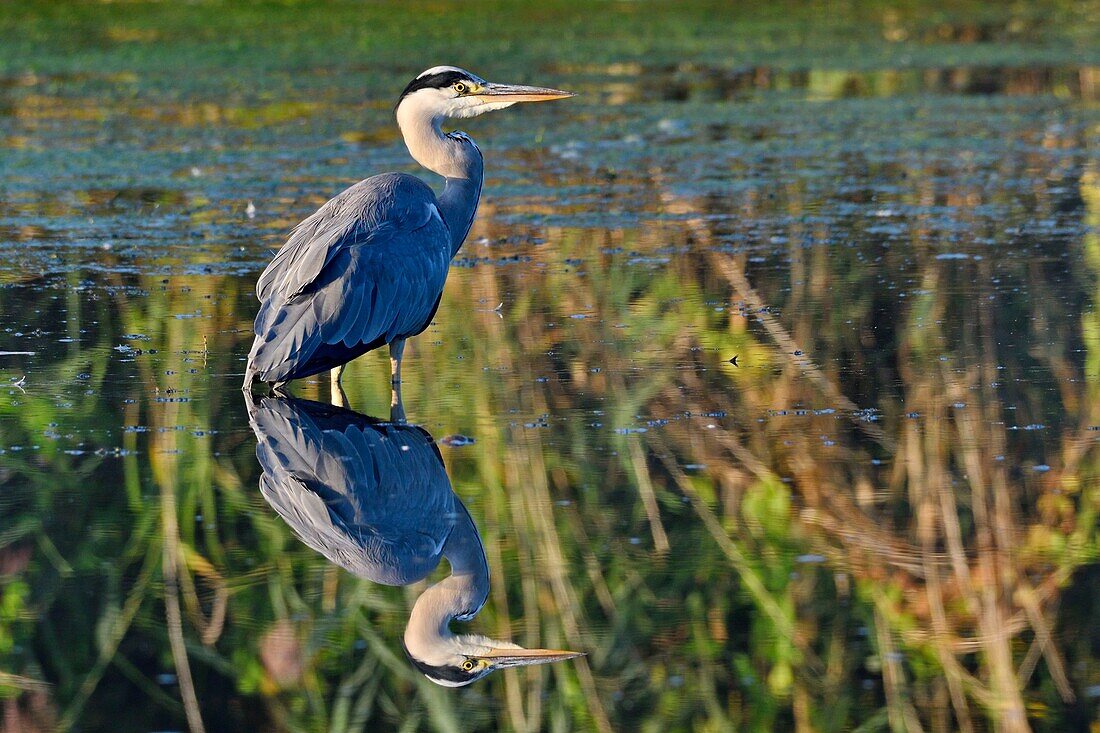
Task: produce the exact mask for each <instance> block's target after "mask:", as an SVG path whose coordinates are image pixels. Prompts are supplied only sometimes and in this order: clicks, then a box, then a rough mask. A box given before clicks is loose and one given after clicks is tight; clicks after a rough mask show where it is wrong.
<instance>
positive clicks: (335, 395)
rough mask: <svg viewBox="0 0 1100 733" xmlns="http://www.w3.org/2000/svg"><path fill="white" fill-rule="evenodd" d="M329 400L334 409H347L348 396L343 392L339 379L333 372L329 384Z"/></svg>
mask: <svg viewBox="0 0 1100 733" xmlns="http://www.w3.org/2000/svg"><path fill="white" fill-rule="evenodd" d="M329 400H330V401H331V402H332V404H333V405H335V406H336V407H347V406H348V396H347V394H346V393H345V392H344V385H342V384H340V379H339V377H337V376H336V373H335V372H333V375H332V380H331V382H330V384H329Z"/></svg>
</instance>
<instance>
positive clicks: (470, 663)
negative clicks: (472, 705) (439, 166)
mask: <svg viewBox="0 0 1100 733" xmlns="http://www.w3.org/2000/svg"><path fill="white" fill-rule="evenodd" d="M455 86H457V85H455ZM476 666H477V664H476V663H475V662H474V661H473V660H472V659H467V660H466V661H465V662H463V663H462V669H463V670H465V671H466V672H472V671H473V669H474V667H476Z"/></svg>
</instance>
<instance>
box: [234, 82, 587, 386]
mask: <svg viewBox="0 0 1100 733" xmlns="http://www.w3.org/2000/svg"><path fill="white" fill-rule="evenodd" d="M572 96H573V94H572V93H571V92H566V91H562V90H560V89H550V88H546V87H532V86H521V85H515V84H497V83H492V82H487V81H485V80H484V79H482V78H481V77H479V76H476V75H474V74H471V73H470V72H469V71H466V70H464V69H460V68H458V67H456V66H435V67H432V68H430V69H428V70H427V71H424V72H423V73H421V74H420V75H419V76H417V77H416V78H415V79H413V80H412V81H411V82H409V84H408V86H406V87H405V90H404V91H403V92H402V93H401V97H400V99H399V100H398V102H397V106H396V108H395V114H396V117H397V124H398V127H400V129H401V134H402V136H403V137H404V139H405V145H406V147H407V148H408V150H409V153H410V154H411V155H412V157H413V158H414V159H415V160H416V161H417V162H418V163H419V164H420V165H422V166H423V167H425V168H427V169H428V170H430V171H432V172H434V173H437V174H438V175H440V176H442V177H443V178H444V180H445V183H444V186H443V191H442V193H440V194H439V196H436V195H435V193H434V191H433V190H432V188H431V187H430V186H428V184H426V183H424V182H423V181H421V180H420V179H419V178H416V177H415V176H411V175H408V174H406V173H382V174H380V175H377V176H372V177H371V178H367V179H366V180H363V181H360V182H359V183H356V184H355V185H353V186H351V187H350V188H348V189H346V190H345V191H343V192H342V193H339V194H337V195H336V196H335V197H334V198H332V199H331V200H329V201H328V202H326V203H325V204H324V205H323V206H321V208H320V209H318V210H317V211H316V212H315V213H314V214H312V215H311V216H309V217H308V218H306V219H305V220H303V221H302V222H301V223H299V224H298V225H297V226H296V227H295V228H294V229H293V231H292V232H291V233H290V237H289V238H288V239H287V241H286V244H284V245H283V247H282V248H281V249H280V250H279V252H278V253H277V254H276V255H275V257H274V259H272V261H271V262H270V263H269V264H268V266H267V268H266V269H265V270H264V271H263V273H262V274H261V275H260V278H259V280H258V281H257V283H256V296H257V297H258V298H259V300H260V309H259V312H258V313H257V315H256V321H255V332H256V338H255V340H254V342H253V344H252V349H251V351H250V352H249V354H248V365H247V367H246V369H245V375H244V389H250V388H251V385H252V383H253V381H254V380H256V379H259V380H260V381H262V382H266V383H268V384H271V385H273V386H274V387H275V388H276V389H278V388H279V387H281V386H282V385H284V384H285V383H286V382H288V381H290V380H293V379H300V378H302V377H308V376H311V375H313V374H317V373H319V372H323V371H325V370H330V371H331V373H332V383H333V388H334V390H335V389H336V387H337V386H338V385H339V383H340V379H341V376H342V374H343V368H344V365H346V364H347V363H348V362H349V361H351V360H352V359H355V358H356V357H358V356H361V355H362V354H365V353H366V352H368V351H371V350H373V349H376V348H379V347H381V346H382V345H383V344H385V345H388V346H389V352H390V376H391V385H392V387H393V393H392V395H393V397H392V401H393V402H396V401H397V400H398V398H397V393H398V390H399V389H400V384H401V358H402V355H403V353H404V349H405V340H406V339H407V338H409V337H410V336H415V335H416V334H418V333H420V332H421V331H423V330H424V329H425V328H427V327H428V325H429V324H430V323H431V321H432V318H433V317H434V316H435V313H436V310H437V309H438V308H439V301H440V298H441V297H442V294H443V286H444V284H445V283H446V281H447V271H448V269H449V268H450V263H451V260H452V259H454V257H455V255H456V254H457V253H458V251H459V249H460V248H461V247H462V243H463V241H465V239H466V235H467V234H468V233H469V231H470V226H471V225H472V224H473V220H474V214H475V213H476V212H477V206H478V201H479V200H480V198H481V185H482V181H483V179H484V163H483V159H482V155H481V150H480V149H479V148H478V146H477V145H476V144H475V143H474V141H473V139H471V138H470V136H469V135H467V134H465V133H464V132H460V131H453V132H444V131H443V128H442V124H443V121H444V120H445V119H447V118H455V119H465V118H470V117H476V116H478V115H481V114H484V113H486V112H492V111H494V110H499V109H505V108H506V107H511V106H512V105H514V104H516V103H519V102H545V101H548V100H554V99H564V98H566V97H572Z"/></svg>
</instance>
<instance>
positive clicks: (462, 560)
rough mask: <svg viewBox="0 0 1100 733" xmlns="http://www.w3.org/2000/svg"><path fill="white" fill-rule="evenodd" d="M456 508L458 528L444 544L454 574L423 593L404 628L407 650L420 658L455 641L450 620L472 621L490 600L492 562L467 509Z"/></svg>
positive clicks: (414, 605) (427, 657) (457, 504)
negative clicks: (488, 560)
mask: <svg viewBox="0 0 1100 733" xmlns="http://www.w3.org/2000/svg"><path fill="white" fill-rule="evenodd" d="M455 509H456V512H457V514H458V516H457V517H456V518H455V526H454V529H453V530H451V534H450V536H449V537H448V538H447V542H446V544H445V545H443V555H444V556H445V557H446V558H447V562H449V563H450V564H451V574H450V575H448V576H447V577H446V578H444V579H443V580H441V581H439V582H438V583H436V584H435V585H433V586H431V587H429V588H428V589H427V590H425V591H424V592H423V593H421V594H420V597H419V598H417V599H416V603H414V604H413V609H412V613H411V614H409V623H408V625H407V626H406V627H405V647H406V648H407V649H408V650H409V652H410V653H411V654H412V655H413V656H415V657H416V658H418V659H430V658H431V657H432V656H433V653H437V652H439V651H441V650H444V649H446V648H447V647H448V646H449V642H451V641H453V640H454V638H455V635H454V634H453V633H452V632H451V629H450V623H451V620H452V619H458V620H460V621H469V620H470V619H472V618H473V617H474V616H475V615H477V612H478V611H480V610H481V607H482V606H483V605H485V601H486V599H487V598H488V597H489V563H488V562H487V561H486V558H485V548H484V547H483V546H482V544H481V537H480V536H479V535H478V533H477V527H476V526H475V525H474V520H473V519H472V518H471V517H470V513H469V512H468V511H466V507H464V506H462V504H461V503H459V502H456V507H455Z"/></svg>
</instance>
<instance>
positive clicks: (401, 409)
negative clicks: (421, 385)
mask: <svg viewBox="0 0 1100 733" xmlns="http://www.w3.org/2000/svg"><path fill="white" fill-rule="evenodd" d="M390 422H392V423H397V424H399V425H404V424H405V423H406V422H407V421H406V420H405V405H403V404H402V403H401V383H400V382H398V383H397V384H395V385H394V386H393V392H392V393H391V396H390Z"/></svg>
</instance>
